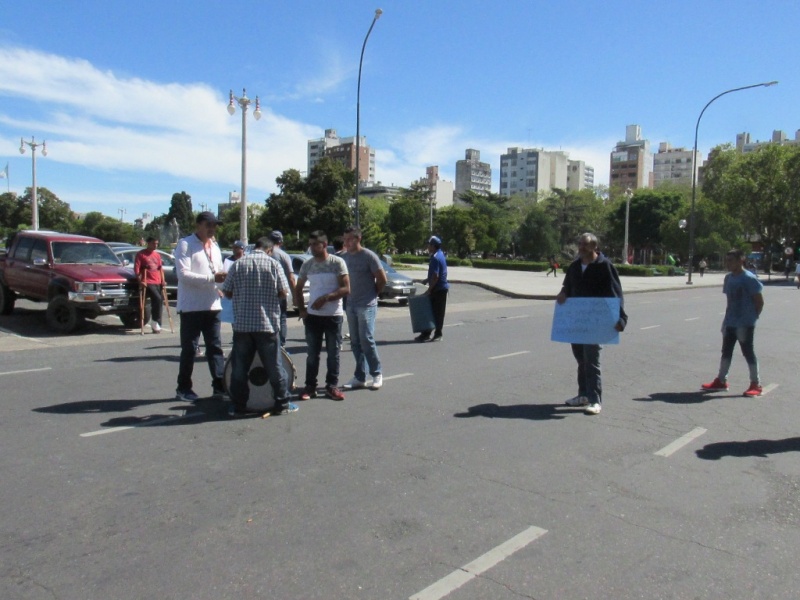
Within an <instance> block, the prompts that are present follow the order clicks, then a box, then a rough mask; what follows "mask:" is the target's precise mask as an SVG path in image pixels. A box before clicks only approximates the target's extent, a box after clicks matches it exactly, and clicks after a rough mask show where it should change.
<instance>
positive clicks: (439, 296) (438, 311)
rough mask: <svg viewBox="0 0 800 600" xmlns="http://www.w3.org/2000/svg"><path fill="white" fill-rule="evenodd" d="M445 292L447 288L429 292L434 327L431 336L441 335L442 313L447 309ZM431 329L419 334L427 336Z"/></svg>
mask: <svg viewBox="0 0 800 600" xmlns="http://www.w3.org/2000/svg"><path fill="white" fill-rule="evenodd" d="M447 292H448V290H434V291H432V292H431V308H432V309H433V322H434V324H435V325H436V329H435V331H434V332H433V337H442V327H444V313H445V310H446V309H447ZM430 334H431V330H430V329H428V331H423V332H422V333H421V334H420V335H421V336H422V337H428V336H429V335H430Z"/></svg>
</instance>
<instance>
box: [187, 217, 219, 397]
mask: <svg viewBox="0 0 800 600" xmlns="http://www.w3.org/2000/svg"><path fill="white" fill-rule="evenodd" d="M221 223H222V222H221V221H220V220H219V219H217V217H216V215H214V213H212V212H210V211H205V212H201V213H200V214H199V215H197V219H196V226H195V232H194V233H193V234H192V235H189V236H186V237H185V238H183V239H181V240H179V241H178V245H177V246H176V247H175V270H176V271H177V274H178V314H179V315H180V317H181V358H180V366H179V367H178V387H177V389H176V390H175V394H176V397H177V398H178V399H180V400H188V401H189V402H194V401H196V400H198V396H197V394H196V393H195V392H194V390H193V389H192V372H193V371H194V357H195V347H196V346H195V341H196V340H197V338H198V337H199V336H200V335H201V334H202V336H203V341H204V342H205V346H206V359H207V361H208V369H209V371H210V372H211V386H212V393H213V397H214V398H217V399H222V398H223V397H224V395H225V392H224V386H223V380H222V377H223V373H224V370H225V357H224V355H223V353H222V340H221V337H220V312H221V311H222V304H221V302H220V293H219V291H218V290H217V284H218V283H222V282H224V281H225V272H224V271H223V269H222V255H221V254H220V251H219V246H217V244H216V242H214V240H213V237H214V236H215V235H216V232H217V225H220V224H221Z"/></svg>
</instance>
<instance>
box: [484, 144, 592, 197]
mask: <svg viewBox="0 0 800 600" xmlns="http://www.w3.org/2000/svg"><path fill="white" fill-rule="evenodd" d="M592 186H594V169H593V168H592V167H589V166H587V165H586V163H584V162H583V161H579V160H570V159H569V154H568V153H566V152H562V151H560V150H559V151H555V152H548V151H545V150H541V149H535V148H509V149H508V152H506V153H505V154H502V155H500V195H501V196H514V195H519V196H537V195H538V194H539V193H540V192H547V191H550V190H552V189H554V188H558V189H562V190H571V191H578V190H582V189H585V188H587V187H592Z"/></svg>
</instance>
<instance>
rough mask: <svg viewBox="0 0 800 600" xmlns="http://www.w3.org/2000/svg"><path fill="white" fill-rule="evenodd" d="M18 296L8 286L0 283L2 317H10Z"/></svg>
mask: <svg viewBox="0 0 800 600" xmlns="http://www.w3.org/2000/svg"><path fill="white" fill-rule="evenodd" d="M16 301H17V295H16V294H15V293H14V292H13V291H11V288H9V287H8V286H7V285H3V284H2V283H0V315H10V314H11V311H12V310H14V302H16Z"/></svg>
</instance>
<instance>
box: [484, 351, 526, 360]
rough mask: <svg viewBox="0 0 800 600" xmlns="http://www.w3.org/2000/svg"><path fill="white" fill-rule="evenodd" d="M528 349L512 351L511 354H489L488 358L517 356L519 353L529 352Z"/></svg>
mask: <svg viewBox="0 0 800 600" xmlns="http://www.w3.org/2000/svg"><path fill="white" fill-rule="evenodd" d="M530 353H531V351H530V350H521V351H520V352H512V353H511V354H499V355H498V356H490V357H489V360H497V359H498V358H509V357H510V356H519V355H520V354H530Z"/></svg>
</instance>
